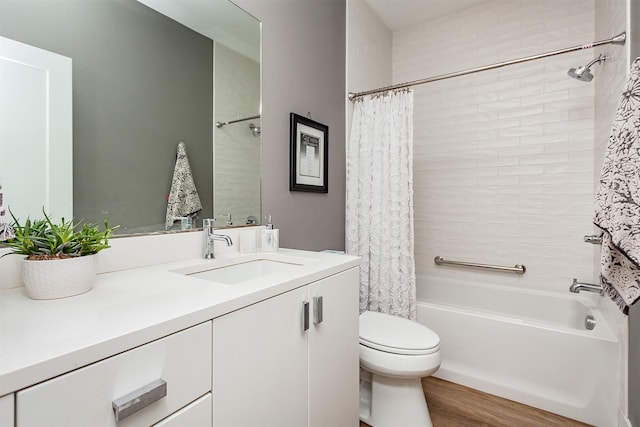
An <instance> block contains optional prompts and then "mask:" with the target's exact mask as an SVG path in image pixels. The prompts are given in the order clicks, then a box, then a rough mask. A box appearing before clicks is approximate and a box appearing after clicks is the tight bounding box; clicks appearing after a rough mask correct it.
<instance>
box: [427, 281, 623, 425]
mask: <svg viewBox="0 0 640 427" xmlns="http://www.w3.org/2000/svg"><path fill="white" fill-rule="evenodd" d="M433 282H434V281H433V280H426V278H424V277H423V278H421V277H418V289H419V295H420V298H421V299H424V300H423V301H418V309H417V317H418V322H420V323H422V324H424V325H426V326H427V327H429V328H431V329H432V330H434V331H435V332H436V333H437V334H438V335H439V336H440V340H441V341H440V348H441V352H442V365H441V367H440V369H439V370H438V371H437V372H436V373H435V374H434V376H436V377H439V378H442V379H445V380H448V381H452V382H455V383H458V384H463V385H466V386H469V387H472V388H475V389H478V390H482V391H485V392H488V393H491V394H495V395H498V396H501V397H505V398H507V399H510V400H515V401H517V402H521V403H524V404H527V405H531V406H534V407H537V408H541V409H544V410H547V411H550V412H554V413H557V414H560V415H564V416H566V417H569V418H573V419H576V420H580V421H583V422H586V423H589V424H593V425H596V426H602V427H610V426H615V425H617V422H618V421H617V420H618V418H617V412H618V410H617V406H618V395H619V386H618V383H619V371H620V369H619V357H618V352H619V349H618V342H617V338H616V336H615V335H614V334H613V332H612V330H611V328H610V327H609V325H607V323H606V319H605V316H604V315H603V314H602V313H601V312H600V311H599V310H598V309H597V308H596V307H595V304H592V303H590V301H592V300H590V299H589V298H584V297H582V298H581V297H580V296H576V295H573V294H570V293H569V292H568V290H567V295H561V294H553V293H544V292H533V291H523V290H515V289H511V288H506V287H503V286H492V285H482V284H475V283H462V282H459V281H451V280H449V279H438V281H437V283H433ZM585 297H586V296H585ZM588 314H590V315H591V316H593V317H594V318H595V319H596V322H597V323H596V326H595V328H594V329H593V330H587V329H586V328H585V326H584V320H585V316H586V315H588Z"/></svg>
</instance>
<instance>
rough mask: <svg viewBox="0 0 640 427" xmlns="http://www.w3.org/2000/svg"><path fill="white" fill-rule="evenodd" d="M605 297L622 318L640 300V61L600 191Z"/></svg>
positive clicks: (633, 71)
mask: <svg viewBox="0 0 640 427" xmlns="http://www.w3.org/2000/svg"><path fill="white" fill-rule="evenodd" d="M594 211H595V212H594V224H595V225H597V226H598V227H600V228H601V229H602V230H604V235H603V236H602V237H603V240H602V256H601V264H602V273H601V275H600V281H601V283H602V286H603V288H604V290H605V292H606V293H607V294H608V295H609V296H610V297H611V299H613V301H615V303H616V304H617V305H618V307H620V309H621V310H622V311H623V313H625V314H628V311H629V306H630V305H631V304H633V303H634V302H636V301H637V300H638V299H640V58H637V59H636V60H635V61H634V62H633V65H632V67H631V73H630V75H629V80H628V82H627V86H626V87H625V89H624V92H623V94H622V99H620V102H619V104H618V108H617V109H616V116H615V118H614V121H613V125H612V126H611V136H610V137H609V142H608V144H607V151H606V153H605V158H604V163H603V165H602V173H601V177H600V184H599V187H598V190H597V192H596V198H595V209H594Z"/></svg>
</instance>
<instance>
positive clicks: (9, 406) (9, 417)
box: [0, 393, 15, 427]
mask: <svg viewBox="0 0 640 427" xmlns="http://www.w3.org/2000/svg"><path fill="white" fill-rule="evenodd" d="M13 407H14V397H13V393H12V394H7V395H5V396H2V397H0V426H7V427H13V425H14V419H15V416H14V412H13V411H14V409H13Z"/></svg>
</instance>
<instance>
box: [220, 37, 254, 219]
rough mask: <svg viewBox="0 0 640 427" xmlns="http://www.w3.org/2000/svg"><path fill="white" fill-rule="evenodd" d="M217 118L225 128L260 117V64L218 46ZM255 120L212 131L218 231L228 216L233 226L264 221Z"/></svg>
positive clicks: (221, 45)
mask: <svg viewBox="0 0 640 427" xmlns="http://www.w3.org/2000/svg"><path fill="white" fill-rule="evenodd" d="M214 51H215V54H214V55H215V61H214V64H215V65H214V71H215V92H216V96H215V114H214V115H215V118H216V121H222V122H227V121H231V120H238V119H243V118H246V117H252V116H255V115H258V114H260V64H259V63H257V62H256V61H254V60H252V59H250V58H247V57H246V56H243V55H241V54H239V53H237V52H236V51H234V50H231V49H229V48H228V47H226V46H224V45H223V44H221V43H216V45H215V50H214ZM249 124H253V125H254V126H261V120H260V119H252V120H249V121H243V122H238V123H233V124H229V125H226V126H223V127H221V128H217V127H216V128H214V140H215V141H214V144H215V150H214V151H215V159H214V175H215V180H214V195H213V196H214V197H213V212H214V216H215V218H216V220H217V221H216V225H217V226H224V225H225V222H226V219H225V216H224V215H226V214H232V221H233V224H234V225H236V226H237V225H242V224H245V223H246V222H247V218H248V217H249V216H254V217H255V218H256V219H257V220H258V221H259V223H262V221H261V218H260V176H261V175H260V170H261V169H260V165H261V156H260V150H261V148H260V147H261V143H260V138H259V137H255V136H253V135H252V133H251V129H250V128H249Z"/></svg>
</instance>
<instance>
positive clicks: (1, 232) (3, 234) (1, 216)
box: [0, 181, 15, 242]
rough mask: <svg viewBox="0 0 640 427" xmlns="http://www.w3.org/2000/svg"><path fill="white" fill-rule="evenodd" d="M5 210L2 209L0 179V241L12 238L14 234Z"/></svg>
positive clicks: (0, 184) (2, 199) (2, 198)
mask: <svg viewBox="0 0 640 427" xmlns="http://www.w3.org/2000/svg"><path fill="white" fill-rule="evenodd" d="M6 216H7V212H6V211H5V209H4V197H3V193H2V181H0V242H3V241H5V240H9V239H13V238H14V237H15V234H14V233H13V228H11V225H9V223H8V222H7V218H6Z"/></svg>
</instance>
